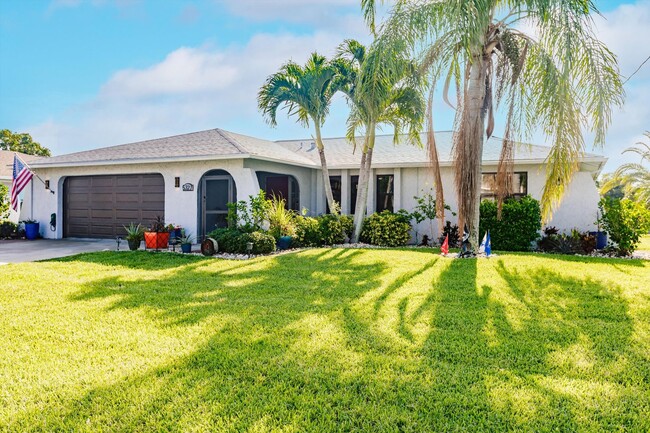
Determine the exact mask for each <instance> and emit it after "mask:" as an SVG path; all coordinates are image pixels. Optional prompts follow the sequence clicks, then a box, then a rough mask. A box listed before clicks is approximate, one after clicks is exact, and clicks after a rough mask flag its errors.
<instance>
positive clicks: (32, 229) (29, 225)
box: [21, 219, 40, 241]
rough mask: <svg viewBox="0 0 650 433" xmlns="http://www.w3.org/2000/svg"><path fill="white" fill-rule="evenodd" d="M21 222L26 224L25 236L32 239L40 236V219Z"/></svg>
mask: <svg viewBox="0 0 650 433" xmlns="http://www.w3.org/2000/svg"><path fill="white" fill-rule="evenodd" d="M21 222H22V223H23V224H24V226H25V238H27V239H29V240H30V241H33V240H34V239H36V238H38V232H39V229H40V224H39V223H38V221H36V220H33V219H28V220H24V221H21Z"/></svg>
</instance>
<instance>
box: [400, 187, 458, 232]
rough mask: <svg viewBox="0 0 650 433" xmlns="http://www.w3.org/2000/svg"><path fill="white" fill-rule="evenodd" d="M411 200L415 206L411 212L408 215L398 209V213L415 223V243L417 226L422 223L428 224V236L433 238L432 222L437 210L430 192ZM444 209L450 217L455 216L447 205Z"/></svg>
mask: <svg viewBox="0 0 650 433" xmlns="http://www.w3.org/2000/svg"><path fill="white" fill-rule="evenodd" d="M413 199H414V200H415V202H416V205H415V206H414V207H413V210H412V211H411V212H410V213H409V212H407V211H405V210H404V209H400V210H399V211H398V213H403V214H404V215H406V216H408V217H409V219H410V220H412V221H415V242H416V243H418V242H419V239H418V230H417V228H418V226H419V224H420V223H421V222H423V221H428V224H429V234H430V235H429V236H430V238H431V239H433V238H434V231H433V222H434V221H435V219H436V216H437V212H438V208H437V207H436V200H435V198H434V196H433V194H431V192H424V193H423V194H422V196H420V197H418V196H413ZM444 208H445V209H446V210H448V211H450V212H451V214H452V215H454V216H455V215H456V213H455V212H452V211H451V207H450V206H449V205H447V204H446V205H445V206H444Z"/></svg>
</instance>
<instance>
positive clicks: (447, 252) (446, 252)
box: [440, 235, 449, 256]
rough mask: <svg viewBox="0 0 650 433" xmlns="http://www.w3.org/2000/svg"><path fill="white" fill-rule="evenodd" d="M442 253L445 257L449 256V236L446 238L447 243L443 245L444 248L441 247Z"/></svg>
mask: <svg viewBox="0 0 650 433" xmlns="http://www.w3.org/2000/svg"><path fill="white" fill-rule="evenodd" d="M440 252H441V253H442V254H444V255H445V256H446V255H447V254H449V235H447V236H446V237H445V241H444V242H443V243H442V246H441V247H440Z"/></svg>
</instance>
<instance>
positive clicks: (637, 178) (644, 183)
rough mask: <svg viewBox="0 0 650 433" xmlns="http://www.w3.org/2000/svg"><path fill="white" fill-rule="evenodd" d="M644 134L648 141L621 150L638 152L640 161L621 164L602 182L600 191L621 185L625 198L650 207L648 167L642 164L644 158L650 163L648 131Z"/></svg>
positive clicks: (649, 134)
mask: <svg viewBox="0 0 650 433" xmlns="http://www.w3.org/2000/svg"><path fill="white" fill-rule="evenodd" d="M645 136H646V137H647V138H648V139H649V141H648V143H644V142H642V141H639V142H638V143H637V146H638V147H635V146H633V147H628V148H627V149H625V150H624V151H623V153H626V152H630V153H636V154H638V155H639V156H640V157H641V161H639V162H638V163H634V162H630V163H627V164H623V165H621V166H620V167H619V168H618V169H617V170H616V171H615V172H614V175H613V176H612V177H611V178H610V179H609V180H608V181H607V182H605V183H604V184H603V186H602V188H601V192H602V193H606V192H607V191H609V190H610V189H612V188H613V187H615V186H617V185H622V186H623V192H624V193H625V196H626V197H627V198H629V199H632V200H635V201H638V202H639V203H643V204H644V205H645V207H647V208H648V209H650V169H648V168H647V167H645V166H644V165H643V161H644V160H646V161H647V162H649V163H650V131H646V132H645Z"/></svg>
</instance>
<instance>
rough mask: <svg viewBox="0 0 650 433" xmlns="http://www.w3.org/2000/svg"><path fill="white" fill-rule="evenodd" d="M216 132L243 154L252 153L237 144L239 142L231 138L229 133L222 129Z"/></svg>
mask: <svg viewBox="0 0 650 433" xmlns="http://www.w3.org/2000/svg"><path fill="white" fill-rule="evenodd" d="M216 131H217V132H218V133H219V134H220V135H221V136H222V137H223V138H225V139H226V140H227V141H228V143H230V144H232V145H233V146H234V147H235V149H237V150H238V151H240V152H241V153H250V152H249V151H248V150H247V149H244V147H242V146H241V145H240V144H239V143H237V141H236V140H235V139H233V138H232V137H231V136H230V133H229V132H228V131H226V130H223V129H221V128H216Z"/></svg>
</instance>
